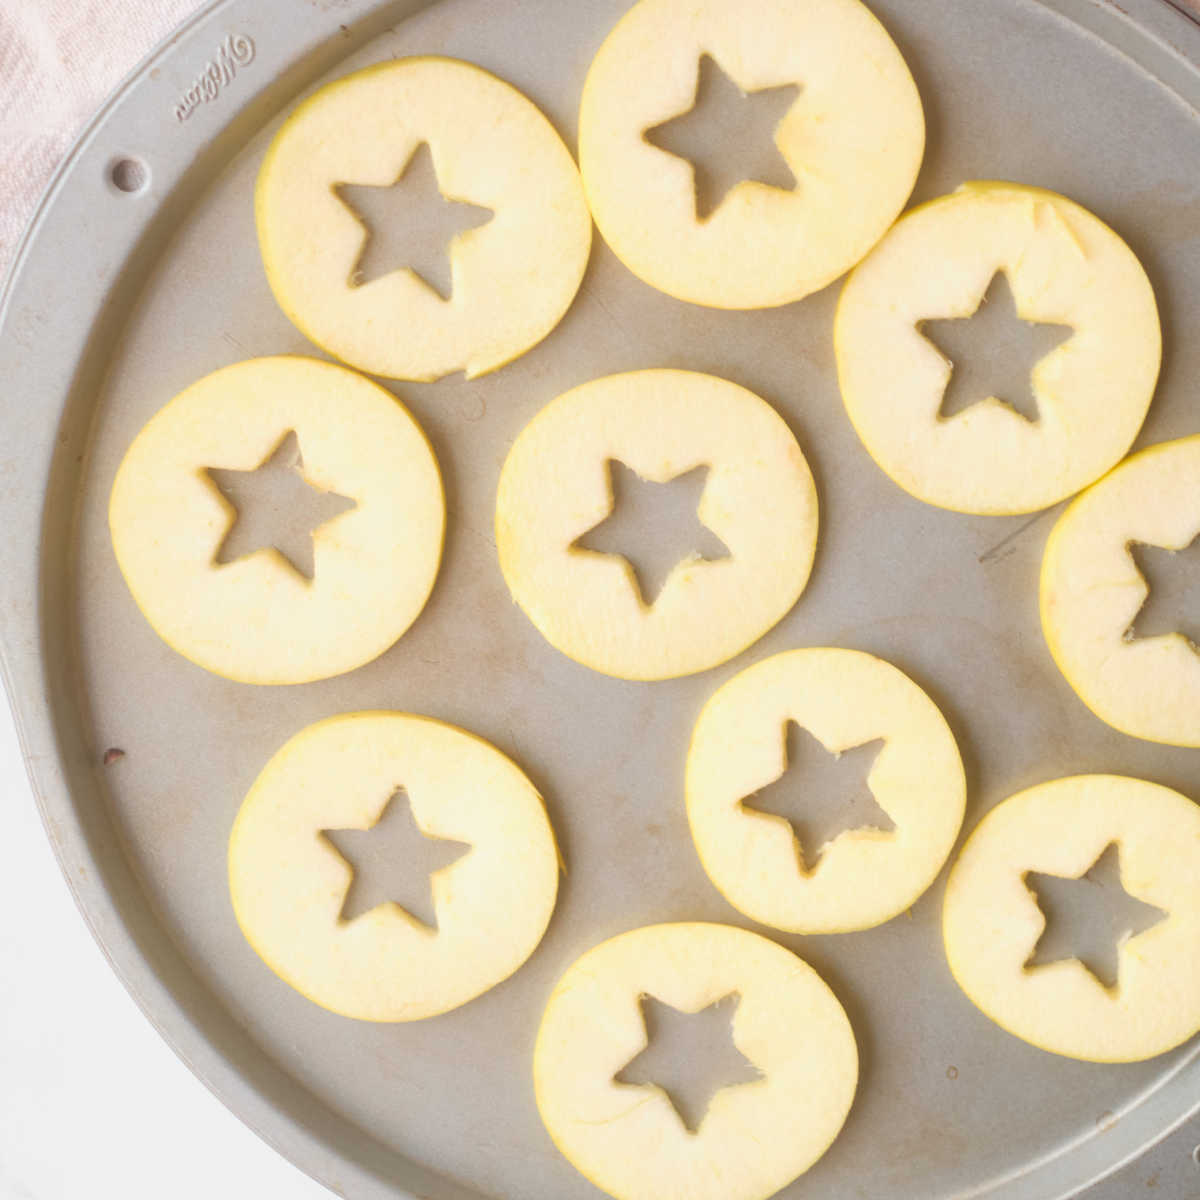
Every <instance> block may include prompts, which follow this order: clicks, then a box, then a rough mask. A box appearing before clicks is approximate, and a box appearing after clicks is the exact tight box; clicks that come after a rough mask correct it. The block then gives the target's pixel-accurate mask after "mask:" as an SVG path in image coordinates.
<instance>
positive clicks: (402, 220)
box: [334, 142, 495, 300]
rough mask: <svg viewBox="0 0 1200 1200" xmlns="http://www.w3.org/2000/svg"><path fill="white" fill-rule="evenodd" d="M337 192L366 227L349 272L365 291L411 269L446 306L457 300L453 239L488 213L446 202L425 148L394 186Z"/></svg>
mask: <svg viewBox="0 0 1200 1200" xmlns="http://www.w3.org/2000/svg"><path fill="white" fill-rule="evenodd" d="M334 192H335V193H336V195H337V197H338V199H339V200H341V202H342V203H343V204H344V205H345V206H346V207H347V208H348V209H349V210H350V211H351V212H352V213H353V214H354V216H355V217H356V218H357V219H358V221H359V223H360V224H361V225H362V226H363V229H364V231H365V232H364V236H363V243H362V249H361V250H360V251H359V255H358V258H357V260H356V261H355V263H354V266H353V267H352V268H351V271H350V286H351V287H361V286H363V285H365V284H369V283H372V282H373V281H374V280H376V279H379V278H381V277H382V276H384V275H390V274H391V273H392V272H393V271H399V270H403V269H405V268H407V269H408V270H410V271H412V272H413V273H414V274H415V275H416V276H417V278H418V279H420V280H421V282H422V283H424V284H425V285H426V286H428V287H429V288H430V289H431V290H432V291H433V292H434V293H436V295H437V296H438V297H439V298H440V299H442V300H449V299H450V297H451V295H452V294H453V289H454V281H453V272H452V269H451V262H450V250H451V247H452V246H453V243H454V240H455V238H457V237H458V236H459V235H460V234H462V233H464V232H465V231H466V230H469V229H477V228H478V227H479V226H481V225H486V224H487V223H488V222H489V221H490V220H491V219H492V217H493V216H494V215H495V214H494V213H493V212H492V210H491V209H490V208H482V207H480V206H479V205H477V204H468V203H466V202H464V201H461V200H455V199H452V198H451V197H449V196H446V195H445V194H444V193H443V192H442V190H441V187H440V185H439V184H438V178H437V172H436V170H435V168H434V163H433V154H432V153H431V152H430V149H429V144H428V143H427V142H422V143H421V144H420V145H419V146H418V147H417V148H416V150H415V151H413V155H412V157H411V158H410V159H409V160H408V163H407V165H406V166H405V168H404V170H403V171H401V172H400V177H399V178H398V179H397V180H396V181H395V182H394V183H392V184H388V185H385V186H382V187H380V186H376V185H374V184H368V183H337V184H334Z"/></svg>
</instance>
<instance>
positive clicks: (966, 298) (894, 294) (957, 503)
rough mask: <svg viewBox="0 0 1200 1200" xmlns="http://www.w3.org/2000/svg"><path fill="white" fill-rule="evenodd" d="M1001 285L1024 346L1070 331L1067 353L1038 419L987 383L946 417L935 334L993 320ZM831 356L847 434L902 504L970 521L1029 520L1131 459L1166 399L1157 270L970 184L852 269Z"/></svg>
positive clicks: (1042, 366) (1014, 190) (1017, 192)
mask: <svg viewBox="0 0 1200 1200" xmlns="http://www.w3.org/2000/svg"><path fill="white" fill-rule="evenodd" d="M1000 275H1002V276H1003V277H1004V279H1005V280H1006V281H1007V284H1008V287H1009V289H1010V290H1011V294H1012V299H1013V304H1014V307H1015V312H1016V318H1020V320H1016V319H1015V318H1014V320H1013V322H1012V324H1013V325H1014V327H1015V329H1016V331H1018V332H1019V331H1020V330H1021V328H1022V326H1021V321H1023V322H1026V323H1032V324H1034V325H1040V326H1043V327H1045V326H1050V327H1053V326H1058V327H1060V330H1059V331H1058V332H1061V333H1062V334H1064V335H1067V336H1066V340H1063V341H1061V342H1060V344H1058V345H1057V346H1056V348H1054V349H1051V350H1049V351H1048V352H1046V353H1044V354H1043V355H1042V356H1041V357H1039V358H1037V359H1036V360H1035V361H1034V363H1033V365H1032V367H1031V369H1030V371H1029V373H1028V375H1027V380H1026V383H1024V384H1023V386H1027V389H1028V390H1029V391H1030V392H1031V393H1032V399H1033V401H1034V402H1035V403H1034V408H1033V411H1032V412H1024V411H1018V409H1017V408H1016V407H1014V400H1015V397H1013V396H1011V395H1010V396H1004V395H1000V396H997V395H995V394H994V393H993V392H992V391H991V390H990V388H989V386H988V384H987V383H985V382H981V383H980V385H979V386H980V387H982V389H983V390H982V391H981V392H980V394H978V395H977V396H967V397H963V398H961V399H964V400H965V401H966V405H965V407H961V408H959V409H958V410H957V411H954V412H952V413H951V412H948V411H946V403H945V402H946V400H947V399H948V391H947V389H948V388H949V387H950V386H951V385H952V384H953V382H954V373H955V370H956V367H955V364H954V363H953V362H951V361H949V359H948V358H947V357H946V355H945V354H944V353H943V351H942V350H941V349H940V348H939V346H938V344H937V342H938V337H937V334H935V333H934V329H935V328H938V327H940V328H943V329H944V328H945V326H946V325H947V323H949V322H956V323H961V322H963V321H965V320H966V319H967V318H970V317H973V316H980V315H982V314H981V313H980V305H981V303H982V301H983V298H984V296H985V294H987V293H988V292H989V290H990V287H991V285H992V284H993V283H994V282H995V281H996V280H997V277H998V276H1000ZM935 322H936V323H937V325H936V326H935V325H934V324H933V323H935ZM1026 332H1028V331H1026ZM1050 332H1054V331H1053V330H1050ZM993 336H994V335H993ZM1015 341H1016V338H1015V336H1014V343H1015ZM834 346H835V350H836V354H837V364H838V379H839V383H840V385H841V390H842V399H843V401H844V402H845V405H846V411H847V413H849V415H850V420H851V421H852V422H853V424H854V428H855V429H856V430H857V431H858V435H859V437H860V438H861V439H862V441H863V445H864V446H866V448H867V450H868V452H869V453H870V454H871V457H872V458H874V459H875V461H876V462H877V463H878V464H879V465H880V467H882V468H883V470H884V471H885V472H886V473H887V474H888V475H889V476H891V478H892V479H893V480H895V482H896V483H898V484H899V485H900V486H901V487H902V488H904V490H905V491H907V492H910V493H911V494H912V495H914V496H916V497H917V498H918V499H920V500H924V501H926V502H927V503H929V504H936V505H939V506H940V507H942V508H950V509H954V510H956V511H958V512H968V513H1023V512H1032V511H1034V510H1036V509H1039V508H1045V507H1046V506H1048V505H1050V504H1054V503H1055V502H1057V501H1059V500H1061V499H1063V497H1065V496H1069V495H1071V494H1072V493H1074V492H1077V491H1079V489H1080V488H1083V487H1086V486H1087V485H1088V484H1089V483H1091V482H1093V481H1094V480H1095V479H1097V478H1098V477H1099V476H1101V475H1102V474H1104V472H1105V471H1107V470H1108V469H1109V468H1110V467H1112V466H1113V465H1114V464H1115V463H1117V462H1118V461H1120V459H1121V458H1122V457H1123V456H1124V454H1125V453H1126V451H1127V450H1128V449H1129V447H1130V445H1131V444H1132V442H1133V439H1134V438H1135V437H1136V435H1137V432H1138V430H1139V429H1140V428H1141V425H1142V421H1143V420H1144V418H1145V416H1146V410H1147V408H1148V407H1149V405H1150V398H1151V396H1152V394H1153V392H1154V385H1155V381H1156V380H1157V378H1158V367H1159V359H1160V355H1161V335H1160V332H1159V324H1158V310H1157V308H1156V307H1155V302H1154V293H1153V291H1152V289H1151V287H1150V281H1149V280H1148V279H1147V278H1146V273H1145V271H1143V269H1142V267H1141V264H1140V263H1139V262H1138V260H1137V258H1136V257H1135V256H1134V254H1133V252H1132V251H1131V250H1130V249H1129V247H1128V246H1126V244H1125V243H1124V242H1123V241H1122V240H1121V239H1120V238H1119V237H1118V236H1117V235H1116V234H1115V233H1114V232H1113V231H1112V230H1111V229H1109V228H1108V226H1107V225H1105V224H1104V223H1103V222H1102V221H1100V220H1098V219H1097V218H1096V217H1094V216H1093V215H1092V214H1091V213H1089V212H1088V211H1087V210H1086V209H1084V208H1081V207H1080V206H1079V205H1078V204H1075V203H1074V202H1073V201H1071V200H1068V199H1066V198H1065V197H1063V196H1059V195H1056V194H1054V193H1053V192H1047V191H1043V190H1041V189H1039V188H1032V187H1023V186H1021V185H1018V184H1011V183H968V184H963V186H962V187H960V188H959V189H958V190H957V191H956V192H954V193H952V194H951V195H949V196H942V197H941V198H939V199H937V200H932V201H930V202H929V203H928V204H923V205H921V206H920V207H918V208H915V209H913V211H912V212H910V213H907V214H906V215H905V216H904V217H903V218H901V220H899V221H898V222H897V223H896V224H895V226H894V227H893V228H892V229H891V231H890V232H889V233H888V234H887V236H886V237H885V238H884V239H883V240H882V241H881V242H880V243H879V245H878V246H876V247H875V249H874V250H873V251H872V252H871V253H870V254H869V255H868V256H867V257H866V258H865V259H864V260H863V261H862V262H861V263H860V264H859V265H858V267H857V268H855V270H854V273H853V274H852V275H851V276H850V278H849V279H848V280H847V281H846V286H845V288H844V289H843V291H842V296H841V300H840V302H839V304H838V310H837V317H836V320H835V324H834ZM1001 348H1004V349H1005V350H1006V352H1007V350H1008V349H1013V348H1014V347H1011V346H1010V347H1001ZM990 349H991V348H990V347H985V348H984V350H990ZM982 353H983V351H981V350H979V349H975V350H973V351H972V355H973V356H980V355H981V354H982ZM961 365H962V364H961V363H960V366H961Z"/></svg>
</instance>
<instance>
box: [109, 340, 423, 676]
mask: <svg viewBox="0 0 1200 1200" xmlns="http://www.w3.org/2000/svg"><path fill="white" fill-rule="evenodd" d="M289 433H294V434H295V435H296V441H297V445H298V447H299V451H300V455H301V458H302V467H301V468H299V469H300V474H301V477H302V478H303V479H304V481H305V482H306V483H307V484H309V485H310V486H311V487H312V488H313V489H315V490H316V491H318V492H333V493H336V494H337V495H338V496H341V497H344V498H345V499H346V500H348V501H350V502H352V503H353V507H352V508H351V509H350V510H349V511H345V512H342V513H341V514H340V515H338V516H337V517H335V518H334V519H333V520H331V521H329V522H328V523H326V524H322V525H321V526H320V527H318V528H317V529H316V530H315V531H314V532H313V536H312V545H313V568H314V569H313V576H312V578H311V579H308V578H305V577H304V576H303V575H302V574H301V573H300V572H299V571H298V570H297V568H296V567H295V566H294V565H292V564H291V563H289V562H288V561H287V560H286V559H285V558H284V557H283V556H282V555H281V554H279V553H277V552H276V551H275V550H273V549H271V548H269V547H264V548H261V549H259V550H257V551H255V552H254V553H250V554H248V555H247V556H245V557H240V558H237V559H235V560H234V561H232V562H224V563H222V562H218V553H219V551H220V549H221V547H222V545H223V543H224V541H225V538H226V536H227V534H228V533H229V532H230V530H231V528H232V527H233V525H234V523H235V521H236V520H237V513H236V512H235V511H234V509H233V508H232V507H231V506H230V504H229V502H228V501H227V500H226V499H225V498H224V497H223V496H222V494H221V491H220V490H219V489H218V486H217V484H216V483H215V482H214V479H213V477H212V476H210V475H209V471H212V470H216V469H221V470H227V471H243V472H250V471H253V470H255V469H256V468H258V467H260V466H261V465H262V464H264V463H265V462H267V461H268V460H269V459H271V458H272V456H273V454H274V453H275V452H276V451H277V450H278V448H279V447H280V444H281V442H282V441H283V440H284V439H285V437H286V436H287V435H288V434H289ZM108 519H109V529H110V531H111V534H112V541H113V549H114V550H115V552H116V556H117V562H118V564H119V565H120V568H121V573H122V574H123V575H124V576H125V582H126V583H127V584H128V585H129V590H130V591H131V592H132V593H133V598H134V600H135V601H136V602H137V605H138V607H139V608H140V609H141V610H142V613H143V614H144V615H145V617H146V619H147V620H148V621H149V622H150V624H151V625H152V626H153V627H154V629H155V631H156V632H157V633H158V635H159V636H160V637H161V638H162V639H163V640H164V641H165V642H167V643H168V645H170V646H171V647H173V648H174V649H175V650H177V651H178V652H179V653H180V654H182V655H183V656H184V657H185V658H188V659H191V661H192V662H194V663H197V664H198V665H199V666H201V667H204V668H205V670H208V671H212V672H214V673H215V674H217V675H223V676H225V677H226V678H227V679H236V680H239V681H240V682H243V683H272V684H283V683H306V682H309V681H311V680H314V679H327V678H329V677H330V676H331V675H339V674H341V673H342V672H344V671H351V670H353V669H354V668H355V667H360V666H362V665H363V664H364V663H368V662H370V661H371V660H372V659H373V658H375V657H376V656H378V655H380V654H382V653H383V652H384V651H385V650H386V649H387V648H388V647H389V646H391V645H392V643H393V642H395V641H396V639H397V638H399V637H400V636H401V634H403V633H404V632H405V630H406V629H408V627H409V626H410V625H411V624H412V623H413V621H415V620H416V619H417V616H418V615H419V614H420V612H421V610H422V608H424V606H425V601H426V600H427V599H428V598H429V593H430V592H431V591H432V589H433V583H434V580H435V579H436V578H437V573H438V564H439V563H440V561H441V554H442V535H443V532H444V530H445V524H446V511H445V502H444V500H443V497H442V481H441V475H440V473H439V472H438V465H437V460H436V459H435V458H434V455H433V450H432V449H431V448H430V445H429V442H428V441H427V440H426V438H425V434H424V433H423V432H422V431H421V428H420V426H419V425H418V424H417V423H416V421H415V420H413V418H412V416H411V415H410V413H409V412H408V410H407V409H406V408H405V407H404V405H402V404H401V403H400V401H399V400H397V399H396V397H395V396H393V395H392V394H391V392H389V391H386V390H385V389H384V388H382V387H380V386H379V385H378V384H376V383H372V382H371V381H370V380H369V379H364V378H363V377H362V376H361V375H358V374H356V373H355V372H354V371H348V370H347V369H346V368H345V367H339V366H335V365H334V364H332V363H327V362H321V361H319V360H317V359H313V358H301V357H291V356H280V357H274V358H254V359H249V360H247V361H245V362H240V363H235V364H233V365H232V366H229V367H223V368H222V369H221V370H219V371H214V372H213V373H212V374H211V375H206V376H205V377H204V378H203V379H201V380H199V381H198V382H196V383H194V384H192V385H191V386H190V387H188V388H186V389H185V390H184V391H182V392H180V393H179V395H178V396H176V397H175V398H174V399H173V400H172V401H170V403H168V404H167V405H166V406H165V407H164V408H162V409H161V410H160V411H159V412H158V413H157V414H156V415H155V416H154V417H153V418H152V419H151V420H150V421H149V422H148V423H147V425H146V426H145V428H143V429H142V431H141V432H140V433H139V434H138V436H137V437H136V438H135V439H134V442H133V444H132V445H131V446H130V447H129V450H128V451H127V452H126V455H125V458H124V460H123V461H122V462H121V465H120V467H119V469H118V470H117V475H116V479H115V481H114V483H113V489H112V495H111V498H110V500H109V510H108Z"/></svg>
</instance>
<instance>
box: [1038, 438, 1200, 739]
mask: <svg viewBox="0 0 1200 1200" xmlns="http://www.w3.org/2000/svg"><path fill="white" fill-rule="evenodd" d="M1197 535H1200V436H1197V437H1188V438H1181V439H1180V440H1179V441H1175V442H1165V443H1163V444H1161V445H1158V446H1151V447H1150V448H1149V449H1147V450H1143V451H1142V452H1141V453H1140V454H1135V455H1134V456H1133V457H1132V458H1130V459H1129V460H1128V461H1126V462H1123V463H1122V464H1121V465H1120V466H1119V467H1117V469H1116V470H1115V471H1113V472H1112V473H1111V474H1109V475H1107V476H1106V477H1105V478H1104V479H1102V480H1101V481H1100V482H1099V483H1097V484H1095V485H1094V486H1093V487H1091V488H1089V489H1088V490H1087V491H1086V492H1084V494H1083V495H1082V496H1080V497H1079V498H1078V499H1077V500H1076V501H1075V502H1074V503H1073V504H1072V505H1071V506H1070V507H1069V508H1068V509H1067V510H1066V512H1064V513H1063V515H1062V516H1061V517H1060V518H1059V519H1058V523H1057V524H1056V525H1055V526H1054V529H1053V530H1052V531H1051V533H1050V537H1049V539H1048V540H1047V542H1046V553H1045V556H1044V558H1043V560H1042V575H1041V588H1040V592H1041V595H1040V606H1041V614H1042V631H1043V633H1044V634H1045V636H1046V643H1047V645H1048V646H1049V647H1050V653H1051V654H1052V655H1053V656H1054V661H1055V662H1056V663H1057V664H1058V667H1059V669H1060V670H1061V671H1062V673H1063V674H1064V675H1065V676H1066V678H1067V682H1068V683H1070V685H1071V686H1072V687H1073V688H1074V689H1075V691H1076V692H1077V693H1078V695H1079V697H1080V699H1081V700H1083V702H1084V703H1085V704H1086V705H1087V706H1088V708H1090V709H1091V710H1092V712H1094V713H1095V714H1096V715H1097V716H1098V717H1099V718H1100V719H1101V720H1102V721H1107V722H1108V724H1110V725H1112V726H1114V727H1115V728H1117V729H1120V730H1121V731H1122V732H1123V733H1128V734H1132V735H1133V736H1134V737H1140V738H1145V739H1146V740H1147V741H1151V742H1166V743H1168V744H1170V745H1174V746H1200V653H1198V652H1197V650H1196V647H1195V646H1194V645H1193V644H1192V643H1191V641H1190V640H1189V638H1188V637H1187V635H1186V632H1185V631H1184V630H1183V629H1181V628H1176V629H1174V630H1170V629H1168V630H1166V631H1165V632H1160V633H1157V634H1154V635H1150V636H1140V635H1138V634H1137V631H1136V628H1135V621H1136V619H1137V617H1138V614H1139V613H1140V612H1141V610H1142V606H1143V605H1144V604H1145V602H1146V599H1147V595H1148V591H1149V589H1148V586H1147V582H1146V580H1145V579H1144V578H1143V576H1142V574H1141V572H1140V571H1139V570H1138V566H1137V563H1136V562H1135V561H1134V557H1133V555H1134V553H1135V551H1136V549H1137V548H1138V547H1144V548H1147V549H1151V548H1158V549H1159V550H1161V551H1167V552H1173V551H1177V550H1183V549H1184V548H1185V547H1187V546H1189V545H1191V543H1192V542H1193V541H1195V539H1196V537H1197ZM1176 615H1177V616H1178V617H1180V618H1182V619H1186V614H1184V613H1178V614H1176Z"/></svg>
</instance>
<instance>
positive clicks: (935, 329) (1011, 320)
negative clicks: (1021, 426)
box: [917, 271, 1075, 423]
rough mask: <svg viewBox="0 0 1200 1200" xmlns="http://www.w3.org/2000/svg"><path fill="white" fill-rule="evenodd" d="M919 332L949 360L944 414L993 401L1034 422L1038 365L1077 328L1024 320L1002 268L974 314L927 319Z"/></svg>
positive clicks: (1036, 415)
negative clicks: (1034, 383) (1034, 387)
mask: <svg viewBox="0 0 1200 1200" xmlns="http://www.w3.org/2000/svg"><path fill="white" fill-rule="evenodd" d="M917 330H918V332H919V333H921V334H922V336H924V337H925V339H926V340H927V341H929V342H930V343H931V344H932V345H933V347H934V348H935V349H936V350H937V351H938V352H939V353H940V354H941V355H942V357H943V358H944V359H946V361H947V362H948V363H949V364H950V368H951V370H950V381H949V383H947V385H946V391H945V393H944V394H943V396H942V403H941V407H940V408H939V410H938V416H939V417H940V418H942V419H943V420H944V419H946V418H948V417H953V416H957V414H958V413H960V412H962V411H963V410H964V409H968V408H972V407H973V406H974V405H976V404H981V403H983V402H984V401H985V400H989V399H994V400H999V401H1000V402H1001V403H1002V404H1005V405H1007V406H1008V407H1009V408H1011V409H1012V410H1013V412H1015V413H1016V414H1017V415H1018V416H1020V417H1024V418H1025V420H1027V421H1029V422H1031V423H1032V422H1034V421H1036V420H1037V419H1038V404H1037V397H1036V396H1034V394H1033V372H1034V369H1035V368H1036V367H1037V365H1038V363H1040V362H1041V361H1042V359H1043V358H1045V357H1046V356H1047V355H1048V354H1049V353H1050V352H1051V351H1052V350H1054V349H1055V348H1056V347H1057V346H1059V345H1061V344H1062V343H1063V342H1065V341H1066V340H1067V339H1068V338H1069V337H1071V335H1072V334H1073V333H1074V332H1075V331H1074V330H1073V329H1072V328H1071V327H1070V326H1069V325H1055V324H1053V323H1051V322H1049V321H1023V320H1022V319H1021V317H1020V316H1019V315H1018V313H1017V307H1016V302H1015V301H1014V300H1013V294H1012V288H1011V287H1010V286H1009V282H1008V276H1007V275H1005V273H1004V272H1003V271H997V272H996V273H995V274H994V275H993V276H992V278H991V282H990V283H989V284H988V286H987V290H986V291H985V292H984V294H983V297H982V298H981V300H980V302H979V304H978V305H977V306H976V308H975V311H974V312H973V313H971V315H970V316H966V317H937V318H929V319H926V320H923V321H918V322H917Z"/></svg>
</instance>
